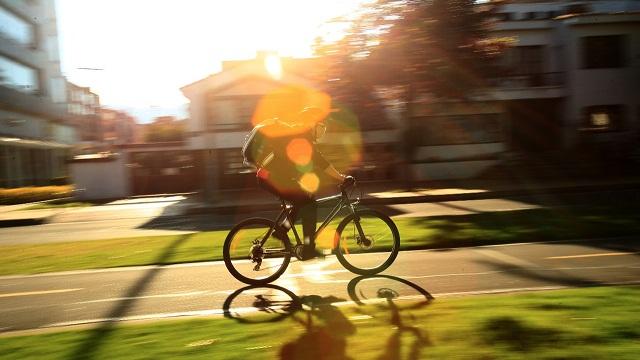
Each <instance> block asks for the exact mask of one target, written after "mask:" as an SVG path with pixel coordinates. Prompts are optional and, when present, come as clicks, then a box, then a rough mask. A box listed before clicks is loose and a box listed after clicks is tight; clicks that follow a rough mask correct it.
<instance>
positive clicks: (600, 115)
mask: <svg viewBox="0 0 640 360" xmlns="http://www.w3.org/2000/svg"><path fill="white" fill-rule="evenodd" d="M623 111H624V107H623V105H597V106H588V107H586V108H585V110H584V118H583V122H582V128H581V129H580V130H582V131H620V130H622V128H623Z"/></svg>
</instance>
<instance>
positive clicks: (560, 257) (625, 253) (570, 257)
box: [545, 251, 640, 260]
mask: <svg viewBox="0 0 640 360" xmlns="http://www.w3.org/2000/svg"><path fill="white" fill-rule="evenodd" d="M636 254H640V251H636V252H617V253H598V254H582V255H566V256H549V257H546V258H545V259H548V260H559V259H581V258H590V257H600V256H625V255H636Z"/></svg>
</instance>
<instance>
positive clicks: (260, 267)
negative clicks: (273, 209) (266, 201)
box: [222, 218, 291, 285]
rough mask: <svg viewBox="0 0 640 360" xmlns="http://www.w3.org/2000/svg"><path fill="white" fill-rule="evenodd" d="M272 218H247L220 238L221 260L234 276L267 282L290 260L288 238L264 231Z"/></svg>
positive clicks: (279, 272)
mask: <svg viewBox="0 0 640 360" xmlns="http://www.w3.org/2000/svg"><path fill="white" fill-rule="evenodd" d="M272 228H273V221H271V220H267V219H260V218H253V219H247V220H244V221H242V222H240V223H238V224H237V225H236V226H234V227H233V228H232V229H231V231H230V232H229V235H227V238H226V239H225V241H224V248H223V250H222V253H223V258H224V264H225V265H226V267H227V270H229V272H230V273H231V275H233V277H235V278H236V279H238V280H240V281H242V282H243V283H246V284H250V285H262V284H267V283H270V282H272V281H274V280H275V279H277V278H278V277H280V275H282V273H283V272H284V271H285V270H286V269H287V266H288V265H289V261H290V260H291V246H290V243H289V240H288V239H284V240H281V239H278V238H276V237H274V236H273V235H271V236H269V237H267V234H268V233H269V232H270V231H271V229H272Z"/></svg>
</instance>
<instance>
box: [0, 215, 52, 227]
mask: <svg viewBox="0 0 640 360" xmlns="http://www.w3.org/2000/svg"><path fill="white" fill-rule="evenodd" d="M51 216H53V215H51ZM49 218H50V216H45V217H39V218H24V219H7V220H0V228H6V227H18V226H32V225H42V224H46V223H47V222H48V221H49Z"/></svg>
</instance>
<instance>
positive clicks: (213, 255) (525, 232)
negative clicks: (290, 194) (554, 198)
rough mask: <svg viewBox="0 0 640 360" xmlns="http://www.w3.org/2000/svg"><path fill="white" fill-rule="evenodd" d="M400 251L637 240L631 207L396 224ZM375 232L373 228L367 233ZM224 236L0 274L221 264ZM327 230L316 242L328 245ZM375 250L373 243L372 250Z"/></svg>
mask: <svg viewBox="0 0 640 360" xmlns="http://www.w3.org/2000/svg"><path fill="white" fill-rule="evenodd" d="M395 222H396V224H397V226H398V229H399V231H400V236H401V246H402V249H405V250H406V249H426V248H443V247H458V246H473V245H487V244H502V243H513V242H527V241H549V240H561V239H580V238H596V237H613V236H625V235H638V234H640V211H639V209H638V207H637V206H635V207H634V206H625V207H622V206H618V207H614V206H591V207H564V208H552V209H534V210H521V211H509V212H488V213H478V214H472V215H460V216H439V217H424V218H398V219H396V220H395ZM372 230H373V231H374V232H376V231H377V229H375V228H374V229H372ZM226 235H227V231H226V230H224V231H208V232H200V233H195V234H191V235H175V236H154V237H140V238H126V239H110V240H97V241H79V242H70V243H56V244H38V245H11V246H0V275H8V274H32V273H42V272H51V271H62V270H75V269H90V268H105V267H117V266H130V265H147V264H170V263H180V262H191V261H208V260H220V259H221V258H222V243H223V241H224V238H225V237H226ZM332 235H333V233H332V231H331V229H329V231H326V232H325V234H324V235H323V236H320V237H319V239H318V244H319V246H324V247H327V246H328V245H329V244H331V243H332V239H333V236H332ZM378 245H380V244H378Z"/></svg>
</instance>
